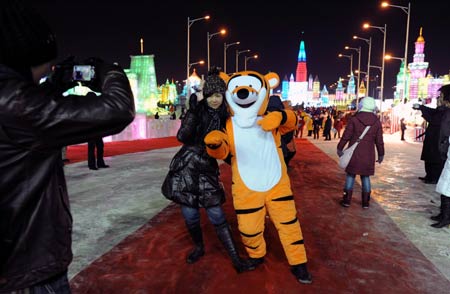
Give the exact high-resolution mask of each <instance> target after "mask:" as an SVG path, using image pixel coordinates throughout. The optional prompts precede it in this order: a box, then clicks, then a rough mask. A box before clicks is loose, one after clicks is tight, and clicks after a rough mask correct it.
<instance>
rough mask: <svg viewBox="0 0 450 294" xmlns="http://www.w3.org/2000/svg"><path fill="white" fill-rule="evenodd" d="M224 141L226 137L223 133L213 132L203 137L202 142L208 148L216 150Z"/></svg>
mask: <svg viewBox="0 0 450 294" xmlns="http://www.w3.org/2000/svg"><path fill="white" fill-rule="evenodd" d="M225 140H226V135H225V134H224V133H223V132H221V131H217V130H214V131H212V132H209V133H208V134H207V135H206V136H205V139H204V142H205V144H206V146H208V148H211V149H217V148H219V147H220V145H222V143H223V142H224V141H225Z"/></svg>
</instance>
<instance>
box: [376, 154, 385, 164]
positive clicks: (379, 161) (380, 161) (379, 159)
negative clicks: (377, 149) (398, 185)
mask: <svg viewBox="0 0 450 294" xmlns="http://www.w3.org/2000/svg"><path fill="white" fill-rule="evenodd" d="M383 159H384V155H381V156H378V160H377V162H378V163H382V162H383Z"/></svg>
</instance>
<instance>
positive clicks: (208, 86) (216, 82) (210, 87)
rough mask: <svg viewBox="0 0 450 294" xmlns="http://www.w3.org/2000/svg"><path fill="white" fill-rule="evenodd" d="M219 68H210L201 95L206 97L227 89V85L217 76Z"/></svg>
mask: <svg viewBox="0 0 450 294" xmlns="http://www.w3.org/2000/svg"><path fill="white" fill-rule="evenodd" d="M219 73H220V69H219V68H211V69H210V70H209V72H208V76H207V77H206V79H205V84H204V86H203V96H204V97H205V98H208V97H209V96H211V95H212V94H214V93H220V94H222V95H224V94H225V91H226V90H227V85H226V84H225V81H224V80H222V78H221V77H220V76H219Z"/></svg>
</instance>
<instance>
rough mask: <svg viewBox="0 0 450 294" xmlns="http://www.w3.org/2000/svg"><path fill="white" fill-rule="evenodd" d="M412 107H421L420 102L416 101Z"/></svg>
mask: <svg viewBox="0 0 450 294" xmlns="http://www.w3.org/2000/svg"><path fill="white" fill-rule="evenodd" d="M412 108H413V109H420V103H414V104H413V106H412Z"/></svg>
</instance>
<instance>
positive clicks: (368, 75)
mask: <svg viewBox="0 0 450 294" xmlns="http://www.w3.org/2000/svg"><path fill="white" fill-rule="evenodd" d="M353 39H355V40H363V41H364V42H366V43H367V44H368V45H369V53H368V56H367V74H366V79H367V85H366V95H367V96H369V84H370V54H371V51H372V37H370V38H369V39H365V38H361V37H358V36H353ZM360 48H361V47H360Z"/></svg>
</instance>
